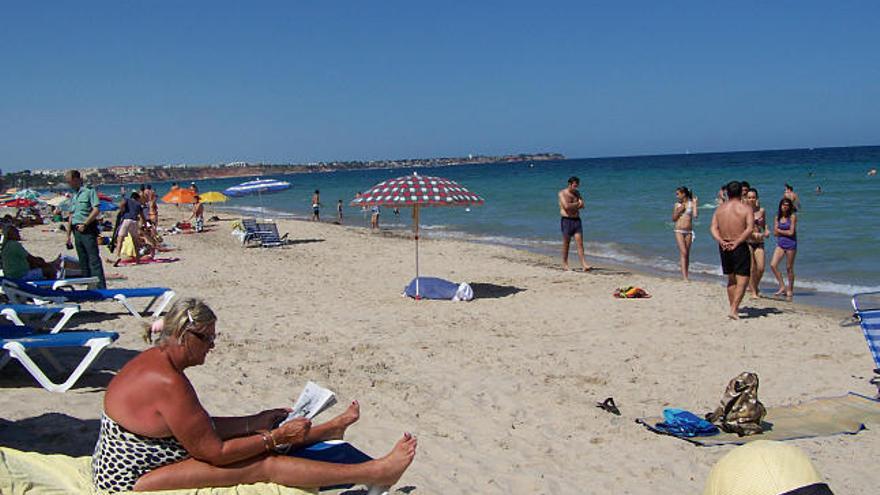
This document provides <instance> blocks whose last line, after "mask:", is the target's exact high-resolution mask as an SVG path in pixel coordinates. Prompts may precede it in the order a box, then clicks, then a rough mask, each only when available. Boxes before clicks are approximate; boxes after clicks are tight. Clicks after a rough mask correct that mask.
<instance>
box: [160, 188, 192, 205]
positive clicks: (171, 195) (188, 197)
mask: <svg viewBox="0 0 880 495" xmlns="http://www.w3.org/2000/svg"><path fill="white" fill-rule="evenodd" d="M162 201H163V202H165V203H174V204H178V205H179V204H181V203H195V202H196V193H194V192H192V190H191V189H172V190H171V191H169V192H168V194H166V195H165V196H162Z"/></svg>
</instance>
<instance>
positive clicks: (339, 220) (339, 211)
mask: <svg viewBox="0 0 880 495" xmlns="http://www.w3.org/2000/svg"><path fill="white" fill-rule="evenodd" d="M342 209H343V206H342V200H341V199H340V200H339V201H337V202H336V222H337V223H339V225H342Z"/></svg>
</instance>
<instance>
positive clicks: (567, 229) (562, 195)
mask: <svg viewBox="0 0 880 495" xmlns="http://www.w3.org/2000/svg"><path fill="white" fill-rule="evenodd" d="M580 184H581V180H580V179H578V178H577V177H570V178H569V179H568V187H566V188H565V189H563V190H561V191H559V214H560V216H562V219H561V220H560V222H559V226H560V228H561V229H562V268H563V269H564V270H568V250H569V245H570V243H571V238H572V237H574V241H575V245H576V246H577V251H578V257H580V259H581V266H583V268H584V271H588V270H590V266H589V265H587V261H586V258H585V257H584V227H583V224H582V223H581V216H580V210H582V209H583V208H584V198H583V197H581V193H580V191H578V187H579V186H580Z"/></svg>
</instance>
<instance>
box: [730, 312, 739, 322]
mask: <svg viewBox="0 0 880 495" xmlns="http://www.w3.org/2000/svg"><path fill="white" fill-rule="evenodd" d="M727 317H728V318H730V319H731V320H738V319H739V315H738V314H736V313H735V312H734V313H730V314H729V315H727Z"/></svg>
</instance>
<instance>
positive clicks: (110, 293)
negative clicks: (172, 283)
mask: <svg viewBox="0 0 880 495" xmlns="http://www.w3.org/2000/svg"><path fill="white" fill-rule="evenodd" d="M0 282H2V285H0V287H2V289H3V293H4V294H6V296H7V297H8V298H9V300H10V301H11V302H13V303H16V304H25V303H27V302H28V301H34V302H35V303H37V304H45V303H46V302H52V303H56V304H62V303H81V302H97V301H109V300H114V301H118V302H119V303H120V304H122V305H123V306H124V307H125V309H127V310H128V312H129V313H131V314H132V315H134V316H136V317H138V318H142V316H141V313H140V312H138V311H137V310H135V309H134V307H133V306H132V305H131V302H130V301H129V299H134V298H150V302H149V303H148V304H147V307H146V308H145V309H144V312H147V311H149V310H150V308H152V307H153V305H154V304H157V302H158V304H157V305H156V308H155V310H154V311H153V316H154V317H157V316H159V315H160V314H162V312H163V311H164V310H165V307H166V306H168V303H170V302H171V300H172V299H173V298H174V291H173V290H171V289H167V288H164V287H142V288H138V289H85V290H63V289H55V290H53V289H45V288H42V287H36V286H33V285H31V284H27V283H17V282H14V281H12V280H9V279H0Z"/></svg>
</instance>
